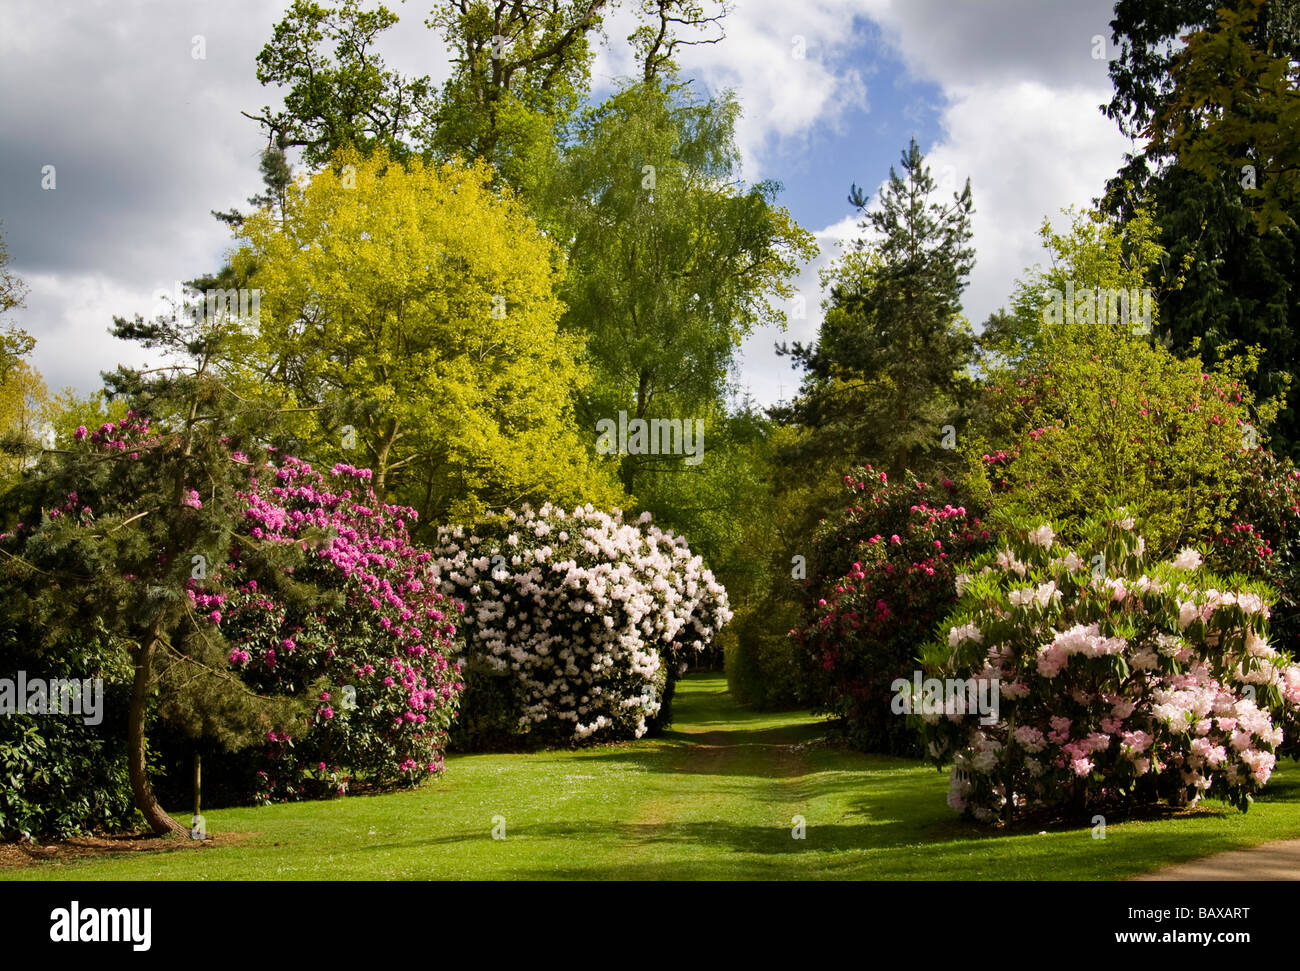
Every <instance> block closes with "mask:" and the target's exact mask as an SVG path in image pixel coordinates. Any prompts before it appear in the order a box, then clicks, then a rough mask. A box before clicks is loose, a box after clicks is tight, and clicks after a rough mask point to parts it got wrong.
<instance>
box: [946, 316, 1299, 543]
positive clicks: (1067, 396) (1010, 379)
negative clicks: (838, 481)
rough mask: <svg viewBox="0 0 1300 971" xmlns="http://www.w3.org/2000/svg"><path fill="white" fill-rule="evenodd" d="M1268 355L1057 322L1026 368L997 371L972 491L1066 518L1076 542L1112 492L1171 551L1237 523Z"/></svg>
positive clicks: (971, 451)
mask: <svg viewBox="0 0 1300 971" xmlns="http://www.w3.org/2000/svg"><path fill="white" fill-rule="evenodd" d="M1255 363H1256V356H1255V355H1254V354H1253V352H1251V353H1247V354H1246V355H1245V356H1243V357H1242V358H1240V359H1236V358H1234V359H1231V360H1227V361H1224V362H1221V363H1220V364H1218V365H1217V366H1216V367H1214V368H1211V369H1209V370H1202V365H1201V363H1200V362H1199V361H1198V360H1197V359H1195V358H1192V359H1188V360H1184V359H1182V358H1179V357H1178V356H1177V355H1175V354H1173V353H1171V352H1170V351H1169V350H1168V349H1167V348H1165V347H1164V346H1163V345H1161V344H1160V343H1158V342H1157V343H1155V344H1152V343H1150V342H1149V341H1147V340H1145V339H1142V338H1137V337H1134V336H1132V335H1126V334H1125V333H1123V332H1120V333H1116V332H1115V330H1114V329H1113V328H1107V327H1057V328H1049V333H1048V334H1047V335H1045V337H1044V340H1043V343H1042V345H1041V346H1040V347H1039V348H1038V350H1037V351H1035V352H1034V353H1033V354H1031V355H1030V356H1029V357H1028V358H1026V359H1025V360H1023V361H1021V362H1020V363H1019V364H1018V365H1017V366H1016V367H1015V368H1011V369H1000V370H995V371H994V372H992V373H991V374H990V376H989V379H988V381H987V382H986V384H985V386H984V389H983V392H982V401H981V403H980V405H979V407H978V408H977V409H976V413H977V414H978V415H979V416H980V417H979V419H978V420H977V421H975V422H973V423H972V433H971V434H970V435H968V436H966V437H965V438H963V440H962V441H963V448H964V449H965V450H966V457H967V460H968V462H969V465H970V467H971V469H972V475H971V481H970V487H971V489H972V491H973V492H974V493H975V494H976V495H978V496H980V497H982V498H984V499H985V500H986V501H989V502H990V504H991V505H992V506H993V507H994V508H999V509H1002V510H1005V511H1008V512H1011V513H1014V514H1017V515H1022V516H1025V517H1027V518H1031V519H1035V520H1037V521H1042V520H1043V519H1049V518H1050V519H1051V520H1052V521H1053V522H1054V523H1056V524H1057V527H1058V529H1059V530H1060V532H1061V534H1062V536H1063V538H1064V539H1065V540H1066V541H1067V542H1076V541H1078V540H1080V539H1081V534H1080V533H1079V529H1080V528H1081V527H1082V526H1083V524H1084V523H1087V522H1088V521H1089V520H1091V519H1093V518H1094V517H1096V516H1098V515H1101V514H1102V513H1103V512H1104V511H1105V510H1106V509H1107V508H1108V507H1109V506H1110V505H1111V504H1112V503H1115V504H1125V505H1127V506H1128V507H1129V508H1130V509H1131V510H1133V512H1134V514H1135V515H1137V516H1139V517H1140V518H1141V519H1142V523H1143V529H1144V532H1145V535H1146V538H1147V540H1148V541H1149V542H1150V543H1151V544H1152V545H1153V547H1154V548H1155V549H1156V550H1158V551H1159V552H1160V553H1161V555H1167V554H1172V553H1174V552H1176V551H1177V550H1179V549H1181V548H1182V547H1184V546H1186V545H1188V544H1191V543H1197V542H1201V541H1202V540H1204V539H1206V538H1208V537H1209V536H1211V535H1213V534H1214V533H1216V532H1218V531H1220V530H1221V529H1223V528H1224V527H1225V526H1226V525H1227V524H1228V523H1229V522H1230V517H1231V514H1232V511H1233V506H1234V503H1235V501H1236V497H1237V495H1238V493H1239V490H1240V489H1241V488H1242V486H1243V484H1244V483H1245V480H1246V477H1247V472H1246V470H1245V468H1244V464H1243V462H1244V460H1245V459H1246V457H1247V456H1246V452H1244V451H1243V444H1244V443H1246V442H1249V441H1250V436H1251V434H1253V429H1254V428H1257V427H1267V425H1268V423H1269V422H1270V421H1271V419H1272V417H1273V415H1274V414H1275V413H1276V402H1273V401H1268V402H1256V401H1255V399H1254V398H1253V396H1252V395H1251V392H1250V390H1249V386H1250V382H1249V380H1248V375H1249V374H1250V373H1251V371H1252V369H1253V368H1254V367H1255Z"/></svg>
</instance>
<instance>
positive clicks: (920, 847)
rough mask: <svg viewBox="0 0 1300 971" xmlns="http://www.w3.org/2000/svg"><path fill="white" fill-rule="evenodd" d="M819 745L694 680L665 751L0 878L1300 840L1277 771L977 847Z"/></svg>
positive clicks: (931, 806) (559, 758) (822, 861)
mask: <svg viewBox="0 0 1300 971" xmlns="http://www.w3.org/2000/svg"><path fill="white" fill-rule="evenodd" d="M824 735H825V728H824V726H823V724H822V723H821V722H819V720H818V719H815V718H813V717H812V716H810V715H807V714H804V713H790V712H783V713H756V712H751V711H747V710H745V709H742V708H740V707H738V706H737V705H736V704H735V703H734V702H733V701H732V700H731V698H730V696H729V695H728V694H727V691H726V682H725V681H724V680H723V679H722V678H721V677H720V676H717V675H697V676H693V677H690V678H688V679H687V680H686V681H685V682H683V684H682V685H681V688H680V689H679V691H678V694H677V702H676V712H675V725H674V730H673V731H671V732H669V733H667V734H666V735H665V736H664V737H663V738H659V739H649V740H642V741H639V742H630V743H626V744H621V745H609V746H604V747H599V748H590V749H584V750H581V751H572V752H570V751H558V752H544V753H540V754H529V755H465V756H453V757H451V758H449V759H448V760H447V773H446V775H445V776H443V777H442V778H441V779H440V780H438V781H436V782H433V783H430V784H428V785H426V786H424V787H423V788H420V789H417V790H413V791H408V792H401V793H395V794H391V795H384V796H370V797H350V798H345V799H337V800H331V801H327V802H312V803H295V804H291V805H279V806H271V807H264V808H256V809H226V810H213V811H211V812H210V813H207V814H206V817H207V826H208V831H209V833H211V834H214V835H216V836H217V837H219V838H220V839H222V844H223V845H215V846H205V847H191V846H188V845H187V846H186V847H185V849H184V850H178V851H176V852H158V853H154V852H130V853H108V854H105V855H103V856H99V857H94V858H89V859H80V860H76V861H63V862H44V863H37V864H33V865H29V866H25V867H19V868H9V869H5V870H0V879H29V880H30V879H59V878H66V879H106V880H177V879H179V880H200V879H207V880H239V879H262V880H298V879H340V880H376V879H420V880H425V879H453V880H454V879H487V880H491V879H533V878H579V879H651V880H657V879H699V878H710V879H756V880H768V879H825V878H831V879H889V880H902V879H955V880H966V879H994V880H1001V879H1017V880H1035V879H1096V878H1102V879H1114V878H1122V877H1127V876H1131V875H1133V874H1137V873H1141V872H1144V871H1147V870H1151V869H1155V868H1157V867H1159V866H1161V865H1164V864H1167V863H1173V862H1179V861H1182V860H1187V859H1191V858H1193V857H1198V856H1203V855H1206V854H1208V853H1212V852H1216V851H1219V850H1227V849H1235V848H1240V847H1245V846H1250V845H1254V844H1257V843H1263V842H1268V841H1270V840H1275V839H1287V838H1296V837H1300V767H1297V766H1295V765H1294V764H1293V763H1290V762H1287V763H1286V764H1284V765H1282V766H1281V767H1280V769H1279V771H1278V772H1277V774H1275V775H1274V778H1273V781H1272V782H1271V783H1270V785H1269V787H1268V790H1267V795H1266V797H1265V798H1263V799H1260V800H1259V801H1258V802H1257V803H1256V804H1255V805H1254V806H1253V807H1252V808H1251V811H1250V812H1249V813H1247V814H1244V815H1243V814H1240V813H1238V812H1236V811H1235V810H1233V809H1231V808H1230V807H1227V806H1226V805H1222V804H1219V803H1211V804H1208V805H1207V806H1205V807H1204V808H1201V809H1198V810H1195V811H1192V812H1187V813H1183V814H1180V815H1177V816H1170V817H1167V818H1156V819H1145V820H1138V821H1130V822H1120V821H1117V820H1110V821H1109V825H1108V827H1107V829H1106V838H1105V839H1104V840H1101V839H1094V838H1093V835H1092V826H1091V820H1080V821H1079V822H1078V824H1077V825H1073V826H1071V827H1069V828H1064V827H1056V828H1053V829H1051V830H1050V831H1048V832H1046V833H1040V832H1037V831H1030V832H1021V833H1003V834H996V835H991V834H988V833H986V832H984V831H982V830H980V829H978V828H976V827H974V826H973V825H970V824H967V823H963V822H961V821H960V820H958V819H957V818H956V816H955V814H954V813H953V812H952V811H951V810H949V809H948V807H947V805H946V804H945V794H946V792H947V778H946V776H945V775H941V774H939V773H937V772H935V770H934V769H933V768H928V767H926V766H924V765H921V764H919V763H917V762H913V761H909V760H905V759H893V758H884V757H879V756H870V755H863V754H860V753H856V752H851V751H848V750H845V749H843V748H841V747H838V746H836V745H831V744H826V743H825V742H824V741H823V739H824ZM176 808H177V809H178V810H179V808H180V807H176ZM796 815H798V816H801V817H803V819H804V820H805V838H803V839H795V838H793V836H792V826H793V822H792V820H793V817H795V816H796ZM494 829H495V830H496V831H497V833H498V835H501V834H502V830H504V838H502V839H496V838H493V831H494ZM225 834H239V835H238V836H235V837H233V838H231V837H226V836H225Z"/></svg>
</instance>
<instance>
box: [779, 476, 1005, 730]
mask: <svg viewBox="0 0 1300 971" xmlns="http://www.w3.org/2000/svg"><path fill="white" fill-rule="evenodd" d="M844 482H845V486H846V488H847V490H848V492H849V496H850V503H851V504H850V505H849V506H848V507H846V509H845V511H844V513H843V514H842V515H841V516H839V517H838V518H837V519H836V520H835V521H831V522H824V523H823V524H822V526H821V527H820V528H819V530H818V532H817V535H816V537H815V538H814V542H813V550H812V556H811V557H810V558H809V570H810V572H809V577H808V584H807V588H806V590H807V593H806V607H805V611H804V620H803V624H802V626H801V627H797V628H795V629H794V630H792V631H791V632H790V633H791V635H792V636H793V637H794V638H796V640H797V642H798V644H799V647H800V651H799V653H800V656H801V658H802V661H803V665H804V670H805V678H806V682H807V684H806V688H807V691H808V698H809V701H810V702H812V703H813V704H814V706H816V707H817V709H818V710H819V711H823V712H829V713H832V714H834V715H837V716H839V718H840V719H841V720H842V722H843V725H844V728H845V729H846V731H847V732H848V735H849V737H850V739H851V740H852V741H853V743H854V744H855V745H857V746H858V747H860V748H863V749H867V750H869V751H883V752H894V753H897V754H908V753H913V752H916V753H918V754H919V749H918V747H917V741H916V736H915V733H914V732H912V731H910V730H909V729H908V728H907V726H906V725H905V724H904V723H903V722H902V721H901V720H900V719H898V718H895V717H893V716H892V715H891V714H890V708H889V704H890V697H891V694H892V692H891V688H890V685H891V683H892V682H893V681H894V679H895V678H898V677H910V676H911V672H912V671H913V670H914V669H915V667H916V660H915V658H916V653H917V650H918V648H919V647H920V645H922V644H924V643H925V642H927V641H928V640H930V639H931V638H932V637H933V636H934V630H935V626H936V625H937V624H938V623H939V621H940V620H941V619H942V618H943V617H944V616H945V615H947V614H948V612H949V611H951V610H952V608H953V606H954V604H955V603H956V602H957V590H956V586H955V578H956V574H957V565H958V564H959V563H960V562H962V561H963V560H964V559H966V558H968V557H970V556H972V555H974V554H975V553H977V552H981V551H983V550H984V549H986V548H988V546H989V545H990V543H991V542H992V540H991V538H990V533H989V531H988V530H987V529H985V528H984V527H983V524H982V523H981V521H980V518H979V516H978V515H975V511H974V510H970V509H968V508H967V507H966V506H965V505H964V504H961V505H953V501H954V499H956V487H955V486H954V484H953V483H952V482H950V481H947V480H945V481H944V482H943V483H942V484H941V485H939V486H934V485H929V484H927V483H923V482H917V481H916V480H915V479H914V478H913V479H912V481H911V482H910V483H908V484H906V485H903V484H898V483H896V484H890V483H889V481H888V477H887V476H886V474H885V473H884V472H878V471H876V470H874V469H872V468H871V466H866V467H865V468H861V469H855V470H854V472H853V473H852V474H851V475H846V476H845V477H844Z"/></svg>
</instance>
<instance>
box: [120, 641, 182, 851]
mask: <svg viewBox="0 0 1300 971" xmlns="http://www.w3.org/2000/svg"><path fill="white" fill-rule="evenodd" d="M156 643H157V640H156V637H155V636H150V637H147V638H145V639H143V640H142V641H141V642H140V649H139V651H137V652H136V656H135V681H134V682H133V683H132V685H131V707H130V709H129V710H128V713H127V728H126V758H127V768H128V770H129V771H130V773H131V794H132V796H134V798H135V806H136V808H137V809H139V810H140V813H141V815H143V816H144V819H145V822H146V823H148V824H149V828H150V829H152V830H153V832H154V835H155V836H165V835H166V834H167V833H188V832H189V831H188V830H187V829H186V828H185V827H184V826H182V825H181V824H180V823H178V822H176V820H174V819H172V818H171V817H170V816H168V815H167V813H166V812H164V811H163V808H162V806H160V805H158V800H157V798H156V797H155V796H154V794H153V787H152V786H151V785H149V773H148V770H147V768H146V766H145V742H144V716H145V708H146V706H147V703H148V700H149V677H150V667H151V665H152V662H153V652H154V645H155V644H156Z"/></svg>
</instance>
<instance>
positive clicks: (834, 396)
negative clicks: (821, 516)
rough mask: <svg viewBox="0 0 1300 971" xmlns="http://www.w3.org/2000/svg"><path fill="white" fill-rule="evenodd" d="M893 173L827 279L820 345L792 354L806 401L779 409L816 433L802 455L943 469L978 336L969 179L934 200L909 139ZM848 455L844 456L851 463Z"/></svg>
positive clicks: (854, 197)
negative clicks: (964, 299)
mask: <svg viewBox="0 0 1300 971" xmlns="http://www.w3.org/2000/svg"><path fill="white" fill-rule="evenodd" d="M902 169H903V172H902V174H901V175H900V174H899V172H898V171H897V170H896V169H895V168H893V167H891V168H890V170H889V182H888V184H887V185H886V187H885V188H884V189H883V190H882V192H881V196H880V206H879V208H878V209H875V210H870V211H868V205H869V202H870V200H869V199H868V198H867V197H865V196H864V195H863V194H862V192H861V191H860V190H859V189H858V188H857V186H853V188H852V192H851V194H850V196H849V201H850V202H852V203H853V204H854V205H855V206H857V207H858V209H859V210H861V211H863V212H864V214H865V215H864V218H863V221H862V223H861V228H862V230H863V231H864V233H866V232H873V233H874V234H875V238H871V239H869V238H867V237H865V236H864V237H859V239H858V240H857V241H855V244H854V246H853V248H852V250H851V251H849V252H848V253H846V254H844V256H843V257H842V258H841V260H840V261H839V262H838V263H837V264H835V266H834V267H833V268H832V269H831V271H830V272H829V273H828V274H826V275H825V277H824V278H823V281H824V284H825V283H829V284H830V299H829V301H828V304H827V308H826V316H825V319H824V320H823V322H822V326H821V330H820V332H819V334H818V339H817V343H816V344H815V345H813V346H803V345H801V344H798V343H796V344H795V345H794V347H793V348H792V349H791V350H790V351H789V352H788V353H789V354H790V356H791V357H792V358H793V360H794V363H795V364H796V365H797V366H802V367H803V368H805V369H806V371H807V374H806V375H805V378H804V384H803V388H802V389H801V392H800V396H799V398H798V399H797V400H796V401H795V402H794V403H793V405H791V406H790V407H789V408H782V409H778V410H777V412H776V413H777V414H779V415H780V416H781V417H782V418H783V419H784V420H787V421H794V422H796V423H798V424H800V425H803V426H805V427H807V428H810V429H812V430H813V433H812V434H811V435H810V436H809V437H808V438H807V439H806V441H805V449H806V450H810V451H813V452H814V453H818V454H820V455H821V456H823V457H825V456H834V457H836V458H837V459H840V460H841V462H842V464H844V465H848V464H854V463H855V462H859V461H864V460H868V459H869V460H871V461H872V462H873V463H874V464H876V465H877V466H878V467H883V468H884V469H885V470H886V471H887V472H889V473H890V474H892V475H895V476H898V475H901V474H902V473H903V472H904V470H908V469H911V470H913V471H916V472H918V474H924V475H929V473H930V469H931V468H932V467H934V466H936V465H941V464H942V463H943V456H944V454H945V453H944V451H943V448H944V435H945V431H944V429H945V426H952V429H951V431H952V432H953V433H955V432H956V430H957V429H956V426H957V425H958V424H959V418H958V411H959V406H960V402H961V399H962V398H963V396H964V395H965V393H966V391H967V385H968V383H969V382H968V379H967V377H966V375H965V370H966V368H967V366H968V365H969V364H970V363H971V361H972V358H973V353H974V340H973V337H972V335H971V332H970V328H969V326H968V325H967V324H966V322H965V320H964V319H963V318H962V316H961V292H962V290H963V289H965V287H966V279H967V277H968V275H969V274H970V270H971V266H972V265H973V262H974V252H973V250H972V249H971V248H970V245H969V243H970V235H971V231H970V215H971V212H972V200H971V192H970V181H969V180H967V182H966V186H965V188H964V189H963V191H962V192H961V193H953V201H952V202H951V203H950V204H944V203H939V202H931V201H930V199H931V196H932V195H933V194H934V191H935V182H934V179H933V178H932V177H931V176H930V170H929V167H928V166H927V165H925V159H924V156H923V155H922V154H921V150H920V148H919V147H918V146H917V144H916V141H915V140H913V141H912V142H911V144H910V145H909V146H908V149H907V150H906V151H905V152H904V153H903V155H902ZM844 460H848V461H844Z"/></svg>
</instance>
